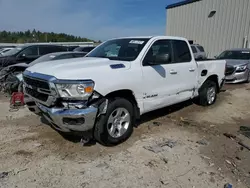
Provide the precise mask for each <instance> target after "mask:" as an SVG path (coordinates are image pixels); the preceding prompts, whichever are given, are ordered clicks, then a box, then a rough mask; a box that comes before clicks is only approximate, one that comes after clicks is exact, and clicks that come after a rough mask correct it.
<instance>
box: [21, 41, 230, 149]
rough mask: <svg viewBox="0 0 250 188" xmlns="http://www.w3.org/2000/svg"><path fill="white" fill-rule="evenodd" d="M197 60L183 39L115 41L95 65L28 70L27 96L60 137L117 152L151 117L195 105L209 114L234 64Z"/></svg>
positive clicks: (95, 53)
mask: <svg viewBox="0 0 250 188" xmlns="http://www.w3.org/2000/svg"><path fill="white" fill-rule="evenodd" d="M191 52H192V51H191V47H190V45H189V43H188V41H187V40H186V39H184V38H180V37H170V36H157V37H128V38H118V39H112V40H108V41H106V42H104V43H102V44H101V45H99V46H98V47H97V48H96V49H94V50H92V51H91V52H90V53H88V54H87V57H84V58H76V59H66V60H56V61H53V63H51V62H48V63H46V62H45V63H42V64H36V65H34V66H32V67H30V68H28V69H27V70H26V71H25V72H24V74H23V78H24V92H25V95H27V96H29V97H31V98H32V99H33V100H34V101H35V103H36V106H37V107H38V109H39V111H40V112H41V114H42V115H43V116H44V117H45V118H46V119H47V120H48V121H49V122H50V123H51V125H52V126H53V127H54V128H55V129H57V130H59V131H62V132H70V133H82V134H83V133H84V132H91V134H92V136H94V138H95V139H96V140H97V141H99V142H100V143H102V144H104V145H116V144H119V143H121V142H122V141H124V140H126V139H127V138H128V137H130V135H131V134H132V132H133V127H134V125H135V121H136V120H138V119H139V118H140V115H142V114H144V113H146V112H150V111H153V110H156V109H159V108H163V107H166V106H169V105H173V104H176V103H180V102H182V101H186V100H189V99H194V98H197V99H198V101H199V102H200V104H201V105H204V106H208V105H212V104H213V103H214V102H215V101H216V96H217V93H218V92H219V91H220V88H221V87H222V85H223V84H224V77H225V66H226V62H225V61H224V60H208V61H199V62H196V61H195V60H194V57H193V53H191Z"/></svg>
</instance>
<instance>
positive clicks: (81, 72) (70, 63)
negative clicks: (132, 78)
mask: <svg viewBox="0 0 250 188" xmlns="http://www.w3.org/2000/svg"><path fill="white" fill-rule="evenodd" d="M117 65H118V66H117ZM129 68H130V62H126V61H114V60H109V59H108V58H94V57H83V58H74V59H64V60H54V61H48V62H44V63H38V64H36V65H34V66H31V67H29V68H28V69H26V70H27V71H29V72H31V73H40V74H45V75H50V76H54V77H56V78H57V79H66V80H80V79H93V77H97V76H100V74H102V75H106V76H108V74H109V72H111V71H113V70H117V71H119V70H120V71H122V70H127V69H129Z"/></svg>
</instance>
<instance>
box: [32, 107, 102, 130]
mask: <svg viewBox="0 0 250 188" xmlns="http://www.w3.org/2000/svg"><path fill="white" fill-rule="evenodd" d="M36 105H37V107H38V108H39V110H40V111H41V112H42V115H43V116H44V117H45V118H46V120H47V121H49V122H50V123H51V125H52V126H53V127H54V128H55V129H56V130H59V131H61V132H86V131H89V130H91V129H93V127H94V125H95V120H96V116H97V113H98V108H97V107H94V106H88V107H86V108H82V109H77V108H75V109H73V108H72V109H71V108H64V107H61V108H58V107H52V108H49V107H46V106H44V105H42V104H40V103H37V102H36Z"/></svg>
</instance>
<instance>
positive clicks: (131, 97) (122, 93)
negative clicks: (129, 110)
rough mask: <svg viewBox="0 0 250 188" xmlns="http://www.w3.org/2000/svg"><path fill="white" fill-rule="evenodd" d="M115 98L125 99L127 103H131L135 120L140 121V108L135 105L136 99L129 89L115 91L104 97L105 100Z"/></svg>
mask: <svg viewBox="0 0 250 188" xmlns="http://www.w3.org/2000/svg"><path fill="white" fill-rule="evenodd" d="M115 97H121V98H124V99H127V100H128V101H129V102H131V103H132V105H133V109H134V113H135V114H134V115H135V118H136V119H140V108H139V105H138V103H137V100H136V97H135V95H134V92H133V91H132V90H130V89H121V90H116V91H112V92H110V93H108V94H107V95H105V98H107V99H109V98H115Z"/></svg>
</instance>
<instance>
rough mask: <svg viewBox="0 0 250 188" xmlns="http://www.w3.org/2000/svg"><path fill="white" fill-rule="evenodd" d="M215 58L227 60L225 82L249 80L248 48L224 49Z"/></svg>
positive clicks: (249, 62)
mask: <svg viewBox="0 0 250 188" xmlns="http://www.w3.org/2000/svg"><path fill="white" fill-rule="evenodd" d="M217 59H225V60H226V62H227V64H226V72H225V75H226V78H225V80H226V83H242V82H250V49H246V48H239V49H231V50H226V51H224V52H222V53H221V54H220V55H219V56H218V57H217Z"/></svg>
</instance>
